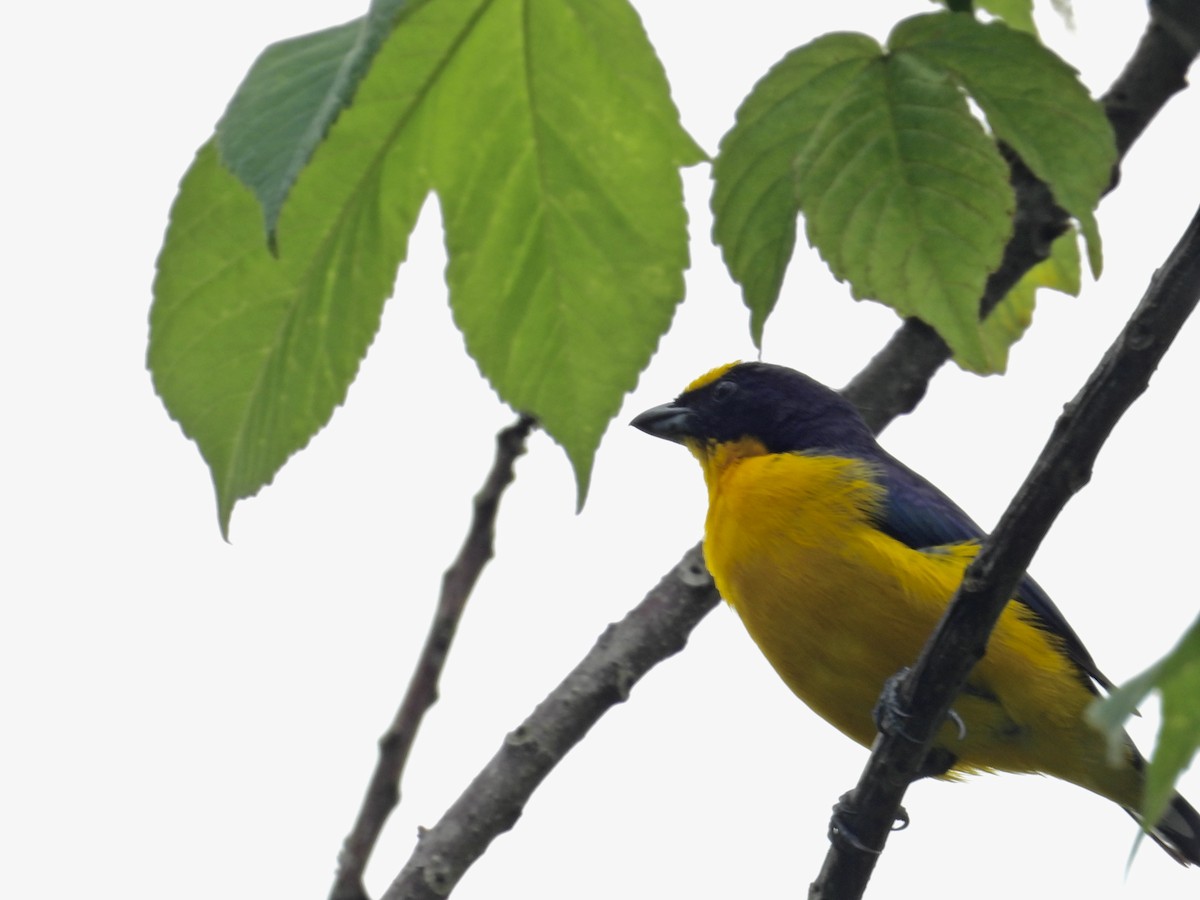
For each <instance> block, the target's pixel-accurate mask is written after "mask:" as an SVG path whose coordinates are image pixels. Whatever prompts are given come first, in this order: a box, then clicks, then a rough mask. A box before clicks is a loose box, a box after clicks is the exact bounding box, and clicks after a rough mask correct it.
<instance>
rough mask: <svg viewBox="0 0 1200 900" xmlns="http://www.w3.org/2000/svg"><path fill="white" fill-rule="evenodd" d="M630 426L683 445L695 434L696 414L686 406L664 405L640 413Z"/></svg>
mask: <svg viewBox="0 0 1200 900" xmlns="http://www.w3.org/2000/svg"><path fill="white" fill-rule="evenodd" d="M629 424H630V425H632V426H633V427H634V428H637V429H639V430H640V431H644V432H646V434H652V435H654V436H655V437H657V438H662V439H663V440H667V441H674V442H675V443H677V444H682V443H683V441H684V439H685V438H689V437H692V436H693V434H694V433H695V431H694V430H695V425H696V413H695V412H694V411H693V410H690V409H688V408H687V407H686V406H676V405H675V404H674V403H673V402H672V403H664V404H663V405H662V406H656V407H654V408H653V409H648V410H646V411H645V412H644V413H640V414H639V415H637V416H635V417H634V419H633V421H632V422H630V423H629Z"/></svg>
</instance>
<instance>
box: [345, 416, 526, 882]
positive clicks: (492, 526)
mask: <svg viewBox="0 0 1200 900" xmlns="http://www.w3.org/2000/svg"><path fill="white" fill-rule="evenodd" d="M534 425H535V423H534V420H533V419H532V418H531V417H529V416H521V417H520V418H519V419H517V421H516V422H514V423H513V424H512V425H509V426H508V427H507V428H504V429H503V430H501V431H500V433H499V434H497V435H496V457H495V460H494V461H493V463H492V469H491V471H490V472H489V473H488V476H487V480H486V481H484V483H483V487H482V488H480V490H479V493H477V494H476V495H475V501H474V505H475V508H474V512H473V514H472V516H471V525H470V527H469V529H468V530H467V536H466V538H465V539H464V541H463V545H462V548H461V549H460V550H459V551H458V556H457V557H456V558H455V560H454V562H453V564H452V565H451V566H450V568H449V569H447V570H446V573H445V575H443V576H442V592H441V596H440V597H439V598H438V605H437V609H436V610H435V611H434V616H433V622H432V623H431V624H430V626H429V634H428V635H427V636H426V638H425V646H424V647H423V648H422V650H421V655H420V657H419V658H418V660H417V665H416V669H415V670H414V671H413V674H412V678H411V679H410V680H409V683H408V689H407V691H406V692H405V695H404V700H403V701H402V702H401V704H400V709H399V710H398V711H397V712H396V718H395V719H394V720H393V721H392V724H391V726H390V727H389V728H388V730H387V731H386V732H385V733H384V735H383V737H381V738H380V739H379V760H378V762H377V763H376V765H375V771H374V772H373V773H372V774H371V781H370V783H369V784H368V786H367V792H366V795H365V796H364V797H363V802H362V806H361V808H360V809H359V811H358V817H357V818H356V819H355V822H354V828H353V829H352V830H351V831H350V833H349V834H348V835H347V836H346V840H345V841H344V842H343V844H342V850H341V852H340V853H339V854H338V870H337V874H336V876H335V877H334V882H333V888H332V889H331V890H330V892H329V897H330V900H368V894H367V891H366V887H365V886H364V885H363V872H364V870H365V869H366V867H367V861H368V860H369V859H370V858H371V851H372V850H373V849H374V848H375V843H376V841H378V840H379V834H380V832H381V831H382V830H383V825H384V823H385V822H386V821H387V818H388V816H389V815H391V812H392V810H393V809H395V808H396V805H397V804H398V803H399V802H400V777H401V775H402V774H403V772H404V764H405V762H406V761H407V760H408V754H409V751H410V750H411V749H412V745H413V741H414V740H415V739H416V736H417V730H418V729H419V728H420V727H421V720H422V719H423V718H424V717H425V713H426V712H428V711H429V708H430V707H432V706H433V704H434V703H436V702H437V697H438V680H439V679H440V678H441V674H442V668H443V667H444V666H445V663H446V656H447V654H448V653H449V652H450V644H451V642H452V641H453V640H454V632H455V631H456V630H457V629H458V622H459V619H461V618H462V613H463V609H464V608H465V607H466V605H467V599H468V598H469V597H470V596H471V590H472V589H473V588H474V587H475V582H476V581H477V580H478V579H479V574H480V572H482V571H483V567H484V566H485V565H487V562H488V560H490V559H491V558H492V554H493V552H494V548H493V543H494V539H495V531H496V513H497V511H498V509H499V507H500V498H501V497H502V496H503V494H504V490H505V488H507V487H508V485H509V484H511V483H512V480H513V474H514V473H513V468H514V466H515V464H516V461H517V458H518V457H519V456H520V455H521V454H523V453H524V452H525V442H526V440H527V439H528V437H529V433H530V431H532V430H533V428H534Z"/></svg>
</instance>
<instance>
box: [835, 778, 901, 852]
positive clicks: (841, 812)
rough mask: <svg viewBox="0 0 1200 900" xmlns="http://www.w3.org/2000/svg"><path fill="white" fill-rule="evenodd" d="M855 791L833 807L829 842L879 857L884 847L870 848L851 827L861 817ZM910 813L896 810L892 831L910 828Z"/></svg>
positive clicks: (839, 799) (841, 798)
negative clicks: (854, 801) (854, 796)
mask: <svg viewBox="0 0 1200 900" xmlns="http://www.w3.org/2000/svg"><path fill="white" fill-rule="evenodd" d="M853 793H854V792H853V791H851V792H849V793H845V794H842V796H841V797H839V798H838V802H837V803H835V804H834V805H833V816H832V817H831V818H830V820H829V840H830V842H831V843H835V844H836V843H842V844H846V845H847V846H849V847H851V848H853V849H855V850H858V851H860V852H862V853H870V854H871V855H872V856H878V855H879V854H880V853H882V852H883V848H882V847H868V846H867V845H866V844H865V843H864V842H863V841H862V840H861V839H860V838H859V837H858V835H857V834H856V833H855V831H854V829H853V828H851V827H850V823H851V822H853V821H854V819H855V818H856V817H857V816H859V815H860V813H859V811H858V810H857V809H855V808H854V803H853V797H852V795H853ZM908 823H909V818H908V812H907V811H906V810H905V809H904V807H903V806H901V807H900V808H899V809H898V810H896V819H895V821H894V822H893V823H892V831H903V830H904V829H905V828H907V827H908Z"/></svg>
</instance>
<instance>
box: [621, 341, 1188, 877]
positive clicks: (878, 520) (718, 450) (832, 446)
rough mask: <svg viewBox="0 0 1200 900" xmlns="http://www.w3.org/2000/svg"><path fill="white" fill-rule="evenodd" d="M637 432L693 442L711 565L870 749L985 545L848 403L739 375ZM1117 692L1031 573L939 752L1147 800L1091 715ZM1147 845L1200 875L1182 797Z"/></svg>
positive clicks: (722, 374) (814, 693)
mask: <svg viewBox="0 0 1200 900" xmlns="http://www.w3.org/2000/svg"><path fill="white" fill-rule="evenodd" d="M632 424H633V425H635V426H636V427H637V428H640V429H641V430H642V431H645V432H647V433H649V434H652V435H654V436H656V437H661V438H666V439H667V440H671V441H676V442H678V443H681V444H683V445H685V446H686V447H687V448H688V449H689V450H690V451H691V452H692V453H693V454H694V455H695V456H696V458H697V459H698V460H699V461H700V465H701V468H702V469H703V470H704V481H705V483H706V485H707V487H708V516H707V520H706V522H705V528H704V556H705V560H706V562H707V563H708V568H709V570H710V571H711V572H712V576H713V579H714V580H715V582H716V585H717V588H718V590H720V592H721V595H722V596H723V597H724V598H725V599H726V600H727V601H728V602H729V603H730V605H731V606H733V608H734V609H735V610H737V612H738V614H739V615H740V617H741V619H742V621H743V622H744V623H745V625H746V629H747V630H748V631H749V632H750V636H751V637H752V638H753V639H754V641H755V642H756V643H757V644H758V646H759V647H760V648H761V649H762V652H763V653H764V654H765V655H766V657H767V659H768V660H769V661H770V663H771V665H772V666H774V668H775V670H776V671H777V672H778V673H779V675H780V677H782V678H783V680H784V682H786V683H787V685H788V687H790V688H791V689H792V691H793V692H794V693H795V694H796V695H797V696H798V697H799V698H800V699H801V700H803V701H804V702H805V703H807V704H808V705H809V706H810V707H812V708H813V710H815V711H816V712H817V713H818V714H820V715H821V716H822V717H823V718H824V719H826V720H827V721H828V722H830V723H831V724H833V725H834V726H835V727H837V728H838V729H839V730H841V731H842V732H843V733H845V734H846V735H848V736H849V737H851V738H853V739H854V740H856V741H858V742H859V743H860V744H863V745H864V746H870V745H871V743H872V741H873V740H874V738H875V734H876V725H875V720H874V717H873V711H874V709H875V706H876V703H877V701H878V699H879V696H880V692H881V691H882V689H883V687H884V683H885V682H886V681H887V680H888V679H889V678H890V677H891V676H893V675H895V674H896V673H897V672H898V671H900V670H901V669H903V668H904V667H906V666H910V665H912V664H913V662H914V661H915V660H916V658H917V656H918V654H919V653H920V650H921V647H922V646H923V645H924V643H925V641H926V639H927V638H928V637H929V635H930V634H931V633H932V632H933V629H934V627H935V625H936V624H937V622H938V620H939V619H940V618H941V615H942V613H943V611H944V610H945V609H946V606H947V604H948V603H949V601H950V599H951V597H952V596H953V595H954V592H955V590H956V589H957V587H958V584H959V582H960V581H961V580H962V576H963V572H964V571H965V570H966V567H967V565H968V564H969V563H970V561H971V559H972V558H973V557H974V556H975V554H976V552H977V551H978V549H979V542H980V539H981V538H982V536H983V532H982V531H981V530H980V528H979V526H977V525H976V524H975V523H974V522H973V521H972V520H971V518H970V517H969V516H967V514H966V513H964V512H963V511H962V510H961V509H960V508H959V507H958V506H957V505H955V503H954V502H953V501H952V500H950V499H949V498H948V497H947V496H946V495H945V494H943V493H942V492H941V491H940V490H938V489H937V488H936V487H934V486H933V485H932V484H930V483H929V482H928V481H926V480H925V479H924V478H922V477H921V476H920V475H918V474H917V473H915V472H913V471H912V470H911V469H909V468H907V467H906V466H905V465H903V464H902V463H900V462H899V461H898V460H896V459H895V458H894V457H892V456H891V455H889V454H888V453H887V452H886V451H885V450H884V449H883V448H882V447H880V446H879V444H878V443H877V442H876V440H875V437H874V435H873V434H872V433H871V430H870V429H869V428H868V427H867V425H866V423H865V422H864V421H863V420H862V418H861V417H860V416H859V414H858V412H857V411H856V410H855V409H854V407H853V406H852V405H851V404H850V403H849V402H848V401H847V400H845V399H844V398H843V397H842V396H841V395H840V394H838V393H837V392H836V391H833V390H831V389H829V388H827V387H825V386H824V385H822V384H819V383H818V382H816V381H814V380H812V379H811V378H808V377H807V376H805V375H802V374H800V373H799V372H796V371H794V370H792V369H787V368H784V367H781V366H774V365H767V364H764V363H733V364H730V365H726V366H721V367H720V368H717V369H714V370H713V371H711V372H709V373H707V374H706V375H703V376H701V377H700V378H698V379H696V381H694V382H692V384H690V385H689V386H688V387H687V389H686V390H685V391H684V392H683V393H682V394H680V395H679V397H677V398H676V399H675V400H674V401H673V402H671V403H668V404H665V405H663V406H658V407H655V408H654V409H650V410H647V411H646V412H644V413H642V414H641V415H639V416H638V417H637V418H635V419H634V420H633V423H632ZM1098 686H1099V687H1103V688H1106V689H1107V688H1111V686H1112V685H1111V682H1109V680H1108V679H1107V678H1105V677H1104V675H1103V674H1102V673H1101V672H1100V670H1099V669H1098V668H1097V667H1096V663H1095V662H1094V661H1093V660H1092V657H1091V654H1089V653H1088V651H1087V650H1086V649H1085V648H1084V646H1083V643H1082V641H1080V639H1079V637H1078V636H1077V635H1076V634H1075V632H1074V631H1073V630H1072V629H1071V626H1070V625H1068V624H1067V621H1066V619H1065V618H1063V615H1062V613H1060V612H1059V611H1058V608H1057V607H1056V606H1055V605H1054V604H1053V603H1052V602H1051V601H1050V598H1049V597H1048V596H1047V595H1046V593H1045V592H1044V591H1043V590H1042V589H1041V588H1040V587H1039V586H1038V585H1037V583H1036V582H1034V581H1033V579H1031V578H1029V577H1028V576H1026V577H1025V578H1024V579H1023V580H1022V581H1021V583H1020V585H1019V587H1018V589H1017V592H1016V596H1015V597H1014V598H1013V599H1012V600H1011V601H1010V602H1009V604H1008V606H1007V607H1006V608H1005V610H1004V612H1003V614H1002V615H1001V617H1000V620H999V621H998V622H997V624H996V628H995V630H994V631H993V632H992V636H991V639H990V641H989V643H988V646H987V652H986V653H985V655H984V657H983V658H982V659H981V660H980V661H979V663H978V664H977V665H976V666H975V668H974V669H973V670H972V672H971V674H970V676H969V677H968V679H967V682H966V684H965V685H964V686H963V688H962V691H961V692H960V693H959V695H958V697H957V698H956V699H955V701H954V712H955V713H956V717H955V718H956V721H951V722H947V723H946V724H945V725H944V726H943V727H942V729H941V731H940V732H939V733H938V736H937V738H936V741H935V744H934V747H935V749H936V750H937V751H938V758H939V759H945V760H949V761H950V762H951V765H950V767H949V768H948V769H947V770H946V771H945V773H944V774H945V775H946V776H948V777H953V776H954V775H955V774H957V773H963V772H980V771H995V770H998V771H1007V772H1042V773H1045V774H1048V775H1053V776H1055V777H1057V778H1062V779H1064V780H1066V781H1069V782H1072V783H1074V784H1077V785H1080V786H1081V787H1085V788H1087V789H1088V790H1090V791H1094V792H1095V793H1097V794H1100V795H1101V796H1104V797H1107V798H1109V799H1110V800H1113V801H1115V802H1116V803H1118V804H1120V805H1121V806H1122V807H1123V808H1124V809H1125V810H1126V811H1128V812H1129V813H1130V814H1131V815H1133V816H1134V818H1138V815H1137V812H1136V811H1137V809H1138V808H1139V807H1140V806H1141V799H1142V792H1143V781H1144V779H1143V774H1142V773H1143V769H1144V760H1143V759H1142V756H1141V755H1140V754H1139V753H1138V751H1137V749H1136V748H1135V747H1134V745H1133V742H1132V741H1127V744H1126V748H1125V754H1124V759H1123V761H1122V762H1121V764H1120V765H1116V766H1114V765H1111V764H1110V763H1109V761H1108V758H1107V744H1106V742H1105V738H1104V737H1103V736H1102V735H1101V734H1100V733H1099V732H1098V731H1096V730H1095V729H1093V728H1092V727H1091V726H1089V725H1088V724H1087V723H1086V722H1085V721H1084V719H1083V714H1084V711H1085V710H1086V708H1087V707H1088V705H1089V704H1090V703H1091V702H1092V701H1093V700H1094V699H1095V698H1096V696H1097V694H1098ZM1150 833H1151V835H1152V836H1153V837H1154V838H1155V839H1156V840H1157V841H1158V842H1159V843H1160V844H1162V846H1163V847H1164V848H1165V849H1166V850H1167V851H1168V852H1169V853H1171V854H1172V856H1174V857H1175V858H1176V859H1178V860H1179V861H1180V862H1183V863H1185V864H1186V863H1189V862H1190V863H1200V815H1198V814H1197V812H1196V810H1194V809H1193V808H1192V807H1191V806H1190V805H1189V804H1188V803H1187V802H1186V801H1185V800H1184V799H1183V798H1182V797H1180V796H1179V795H1178V794H1176V795H1175V797H1174V798H1173V799H1172V801H1171V804H1170V806H1169V808H1168V811H1167V813H1166V814H1165V815H1164V817H1163V818H1162V820H1161V821H1160V822H1158V823H1157V824H1156V825H1155V826H1154V827H1153V828H1152V829H1150Z"/></svg>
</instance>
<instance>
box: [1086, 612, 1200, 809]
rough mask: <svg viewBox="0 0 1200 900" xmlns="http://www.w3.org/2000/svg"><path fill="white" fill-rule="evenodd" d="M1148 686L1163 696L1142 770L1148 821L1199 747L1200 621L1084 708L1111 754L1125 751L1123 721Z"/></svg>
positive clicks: (1167, 800) (1168, 798) (1166, 800)
mask: <svg viewBox="0 0 1200 900" xmlns="http://www.w3.org/2000/svg"><path fill="white" fill-rule="evenodd" d="M1152 690H1158V691H1159V693H1160V694H1161V695H1162V723H1161V725H1160V726H1159V732H1158V742H1157V744H1156V746H1155V748H1154V752H1153V754H1152V755H1151V757H1150V763H1149V765H1148V766H1147V768H1146V795H1145V798H1144V800H1143V803H1142V815H1143V817H1144V820H1145V821H1147V822H1157V821H1158V820H1159V819H1160V818H1161V817H1162V814H1163V813H1164V812H1165V811H1166V808H1167V804H1169V803H1170V801H1171V797H1172V796H1173V794H1174V790H1175V782H1176V781H1177V780H1178V779H1179V775H1180V773H1182V772H1183V771H1184V770H1185V769H1186V768H1187V767H1188V766H1189V765H1190V764H1191V761H1192V759H1193V757H1194V756H1195V754H1196V750H1197V748H1198V747H1200V619H1197V620H1196V622H1194V623H1192V626H1191V627H1190V628H1189V629H1188V631H1187V633H1186V634H1185V635H1184V636H1183V638H1182V640H1180V642H1179V643H1178V644H1177V645H1176V646H1175V648H1174V649H1173V650H1172V651H1171V652H1170V653H1168V654H1167V655H1166V656H1165V657H1163V658H1162V659H1161V660H1159V661H1158V662H1157V663H1155V664H1154V665H1153V666H1151V667H1150V668H1149V669H1147V670H1146V671H1145V672H1143V673H1142V674H1141V675H1138V676H1137V677H1136V678H1133V679H1131V680H1130V681H1129V682H1127V683H1126V684H1123V685H1121V687H1119V688H1118V689H1117V690H1115V691H1114V692H1113V693H1112V695H1111V696H1109V697H1107V698H1105V699H1103V700H1097V701H1096V702H1095V703H1093V704H1092V706H1091V708H1090V709H1089V710H1088V714H1087V715H1088V720H1089V721H1090V722H1091V723H1092V724H1093V725H1095V726H1096V727H1097V728H1099V729H1101V730H1102V731H1103V732H1105V734H1106V735H1107V736H1108V742H1109V750H1110V754H1111V755H1113V756H1114V757H1117V756H1118V754H1120V753H1122V752H1123V751H1124V746H1125V741H1126V740H1127V739H1126V737H1125V732H1124V723H1125V721H1126V720H1127V719H1128V718H1129V716H1130V715H1132V714H1133V711H1134V710H1135V709H1136V708H1137V706H1138V704H1139V703H1140V702H1141V701H1142V700H1143V699H1144V698H1145V697H1146V695H1147V694H1149V693H1150V691H1152Z"/></svg>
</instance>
